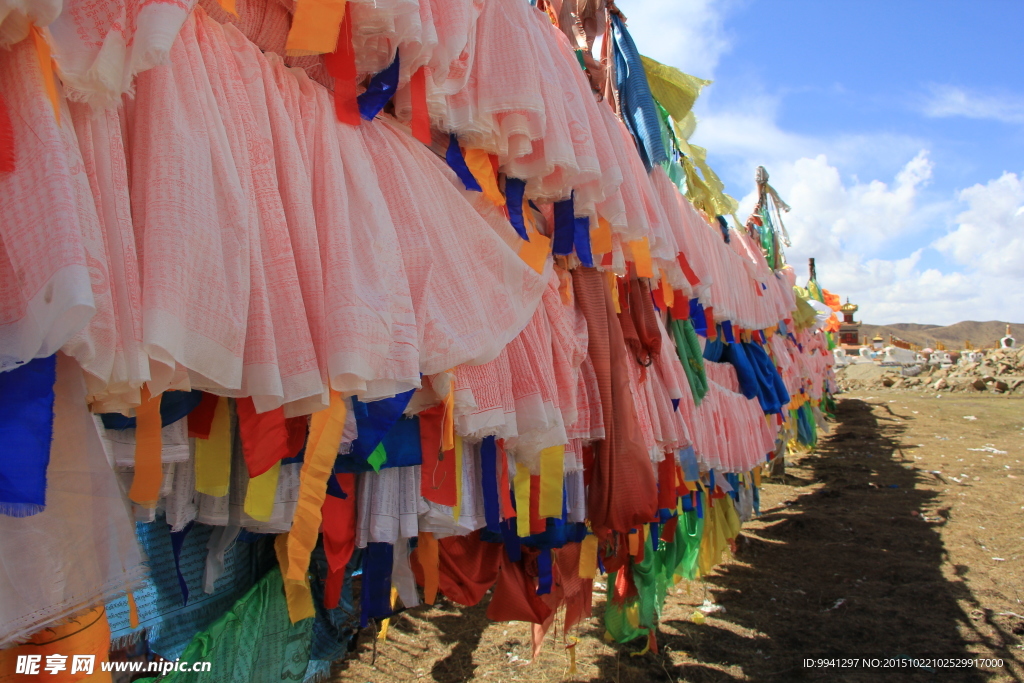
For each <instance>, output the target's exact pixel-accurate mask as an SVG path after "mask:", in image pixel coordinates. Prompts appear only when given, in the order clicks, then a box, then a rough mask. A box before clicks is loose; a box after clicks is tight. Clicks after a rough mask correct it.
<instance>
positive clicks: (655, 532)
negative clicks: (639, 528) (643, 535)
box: [651, 522, 661, 550]
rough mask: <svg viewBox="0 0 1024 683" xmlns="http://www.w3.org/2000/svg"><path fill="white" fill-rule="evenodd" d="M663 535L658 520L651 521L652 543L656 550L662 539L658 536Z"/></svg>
mask: <svg viewBox="0 0 1024 683" xmlns="http://www.w3.org/2000/svg"><path fill="white" fill-rule="evenodd" d="M660 535H661V525H660V524H658V523H657V522H651V545H652V546H653V547H654V549H655V550H657V549H658V542H659V541H660V540H661V539H660V538H658V537H659V536H660Z"/></svg>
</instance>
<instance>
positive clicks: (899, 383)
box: [892, 377, 907, 389]
mask: <svg viewBox="0 0 1024 683" xmlns="http://www.w3.org/2000/svg"><path fill="white" fill-rule="evenodd" d="M906 383H907V381H906V380H905V379H903V378H902V377H901V378H900V379H898V380H896V381H895V382H894V383H893V385H892V388H893V389H899V388H900V387H902V386H904V385H905V384H906Z"/></svg>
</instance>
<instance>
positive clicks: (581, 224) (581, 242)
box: [573, 216, 594, 268]
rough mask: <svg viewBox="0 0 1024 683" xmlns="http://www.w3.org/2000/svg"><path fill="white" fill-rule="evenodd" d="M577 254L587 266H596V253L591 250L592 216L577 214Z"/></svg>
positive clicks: (575, 236)
mask: <svg viewBox="0 0 1024 683" xmlns="http://www.w3.org/2000/svg"><path fill="white" fill-rule="evenodd" d="M573 228H574V231H575V233H574V238H573V243H574V244H575V245H576V256H578V257H579V259H580V263H582V264H583V265H584V266H586V267H587V268H593V267H594V254H593V253H592V252H591V250H590V216H582V217H581V216H577V217H576V219H575V220H574V221H573Z"/></svg>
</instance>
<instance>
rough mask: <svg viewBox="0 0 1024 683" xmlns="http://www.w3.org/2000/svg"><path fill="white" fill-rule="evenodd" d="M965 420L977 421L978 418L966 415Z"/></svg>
mask: <svg viewBox="0 0 1024 683" xmlns="http://www.w3.org/2000/svg"><path fill="white" fill-rule="evenodd" d="M964 419H965V420H977V419H978V418H976V417H974V416H973V415H964Z"/></svg>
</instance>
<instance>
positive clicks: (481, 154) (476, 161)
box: [462, 147, 505, 206]
mask: <svg viewBox="0 0 1024 683" xmlns="http://www.w3.org/2000/svg"><path fill="white" fill-rule="evenodd" d="M462 156H463V157H464V158H465V159H466V166H468V167H469V171H470V173H472V174H473V177H474V178H476V181H477V182H478V183H480V187H481V188H482V189H483V191H484V196H485V197H487V198H488V199H489V200H491V203H492V204H494V205H495V206H505V195H503V194H502V193H501V190H499V189H498V179H497V178H496V177H495V175H494V167H493V166H491V157H490V155H489V154H487V152H485V151H484V150H482V149H478V148H476V147H470V148H469V149H464V150H462Z"/></svg>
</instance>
